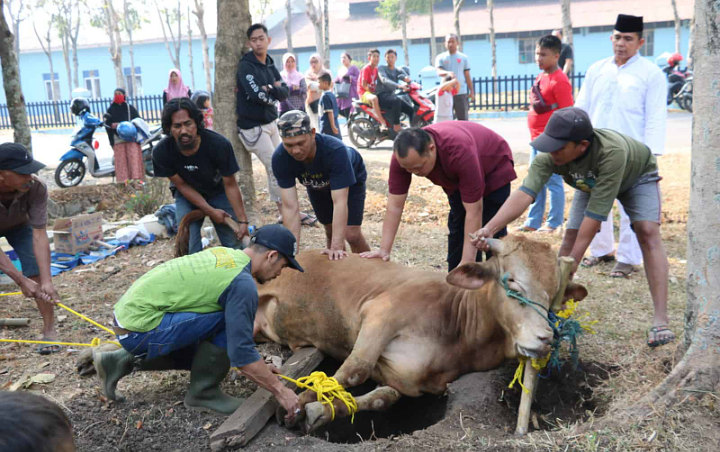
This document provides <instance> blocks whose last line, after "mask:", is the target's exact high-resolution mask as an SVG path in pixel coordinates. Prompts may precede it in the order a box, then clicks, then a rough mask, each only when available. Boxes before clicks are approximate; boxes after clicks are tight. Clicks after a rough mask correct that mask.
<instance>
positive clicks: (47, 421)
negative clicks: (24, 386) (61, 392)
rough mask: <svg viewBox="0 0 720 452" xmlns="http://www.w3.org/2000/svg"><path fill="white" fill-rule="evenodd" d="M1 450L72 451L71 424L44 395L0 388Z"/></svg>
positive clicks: (34, 451)
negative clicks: (0, 389)
mask: <svg viewBox="0 0 720 452" xmlns="http://www.w3.org/2000/svg"><path fill="white" fill-rule="evenodd" d="M0 450H2V451H25V450H27V451H33V452H75V441H74V439H73V431H72V425H71V424H70V420H68V418H67V416H66V415H65V413H64V412H63V410H62V409H61V408H60V407H59V406H57V405H56V404H54V403H53V402H51V401H50V400H48V399H46V398H45V397H42V396H39V395H35V394H30V393H27V392H9V391H0Z"/></svg>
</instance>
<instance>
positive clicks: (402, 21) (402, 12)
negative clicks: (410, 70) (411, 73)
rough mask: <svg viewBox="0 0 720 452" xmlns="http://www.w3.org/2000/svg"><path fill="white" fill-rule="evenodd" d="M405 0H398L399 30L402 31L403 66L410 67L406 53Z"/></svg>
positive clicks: (408, 55) (406, 16)
mask: <svg viewBox="0 0 720 452" xmlns="http://www.w3.org/2000/svg"><path fill="white" fill-rule="evenodd" d="M407 21H408V13H407V0H400V30H401V31H402V49H403V54H404V55H405V66H408V67H409V66H410V54H409V53H408V37H407Z"/></svg>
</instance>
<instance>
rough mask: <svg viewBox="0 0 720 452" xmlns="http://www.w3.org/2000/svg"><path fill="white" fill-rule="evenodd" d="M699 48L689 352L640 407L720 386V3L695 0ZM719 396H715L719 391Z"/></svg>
mask: <svg viewBox="0 0 720 452" xmlns="http://www.w3.org/2000/svg"><path fill="white" fill-rule="evenodd" d="M695 17H696V18H697V23H696V24H695V36H694V39H695V42H696V43H697V48H696V52H699V53H698V58H697V61H696V63H697V66H696V67H695V69H696V70H695V79H694V86H693V91H694V92H693V111H694V118H693V139H692V163H691V172H692V179H691V184H690V185H691V187H690V214H689V217H688V224H687V231H688V254H687V294H688V301H687V307H686V310H685V341H686V344H688V345H689V346H688V349H687V352H686V353H685V356H684V357H683V358H682V360H681V361H680V362H679V363H678V365H677V366H676V367H675V368H674V369H673V371H672V372H671V373H670V375H668V376H667V378H666V379H665V380H664V381H663V382H662V383H661V384H660V385H659V386H658V387H657V388H655V389H654V390H653V391H652V392H651V393H650V394H648V395H647V396H646V397H645V398H644V399H643V401H642V402H643V403H642V404H643V405H645V406H641V407H637V410H638V411H642V412H643V413H648V412H651V411H652V410H650V409H649V408H648V406H654V405H655V404H658V403H662V404H673V403H676V402H679V401H680V400H684V399H685V398H686V397H691V400H693V399H694V400H697V399H700V398H702V397H704V396H705V395H706V394H708V397H710V396H712V395H713V393H714V394H716V393H717V391H719V390H720V315H719V314H720V246H718V240H717V231H718V226H719V225H718V218H720V201H719V200H718V197H717V193H720V165H718V161H719V159H720V123H718V121H717V115H718V111H717V106H718V105H720V92H718V90H717V86H716V85H717V80H720V3H718V2H717V1H716V0H695ZM715 397H716V396H715Z"/></svg>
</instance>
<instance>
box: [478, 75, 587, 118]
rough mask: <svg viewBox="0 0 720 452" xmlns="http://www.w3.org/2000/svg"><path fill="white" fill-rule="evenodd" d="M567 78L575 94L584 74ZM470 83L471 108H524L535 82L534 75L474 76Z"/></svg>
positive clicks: (479, 109)
mask: <svg viewBox="0 0 720 452" xmlns="http://www.w3.org/2000/svg"><path fill="white" fill-rule="evenodd" d="M569 78H570V83H571V84H572V86H573V93H575V94H577V92H578V90H580V86H581V85H582V82H583V79H584V78H585V74H582V73H579V74H572V75H570V76H569ZM472 83H473V87H474V88H475V98H474V99H471V100H470V109H471V110H476V111H482V110H499V111H508V110H525V109H527V108H528V105H529V103H530V88H531V87H532V85H533V83H535V76H534V75H518V76H514V75H511V76H509V77H497V78H495V79H493V78H492V77H483V78H474V79H473V80H472Z"/></svg>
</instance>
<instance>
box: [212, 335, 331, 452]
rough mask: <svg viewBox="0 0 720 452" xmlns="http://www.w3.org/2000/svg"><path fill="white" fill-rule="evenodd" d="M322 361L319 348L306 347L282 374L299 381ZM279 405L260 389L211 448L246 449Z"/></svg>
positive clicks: (222, 429) (219, 431) (232, 417)
mask: <svg viewBox="0 0 720 452" xmlns="http://www.w3.org/2000/svg"><path fill="white" fill-rule="evenodd" d="M322 360H323V354H322V352H320V351H319V350H318V349H316V348H315V347H304V348H301V349H299V350H298V351H296V352H295V353H294V354H293V355H292V356H291V357H290V359H288V361H287V362H286V363H285V365H284V366H282V368H281V369H280V372H281V373H282V374H283V375H285V376H287V377H290V378H293V379H297V378H299V377H304V376H306V375H308V374H309V373H310V372H311V371H312V370H314V369H315V368H316V367H317V366H318V365H319V364H320V362H321V361H322ZM284 382H285V385H286V386H288V387H292V388H293V389H294V385H293V384H292V383H290V382H289V381H285V380H284ZM277 406H278V403H277V400H275V397H273V395H272V394H270V392H269V391H267V390H265V389H258V390H257V391H255V393H254V394H253V395H251V396H250V397H249V398H248V399H247V400H246V401H245V402H243V404H242V405H240V407H239V408H238V409H237V410H236V411H235V412H234V413H233V414H231V415H230V417H228V418H227V419H226V420H225V422H223V424H222V425H221V426H220V427H219V428H218V429H217V430H216V431H215V432H214V433H213V434H212V435H211V436H210V448H211V449H212V450H213V451H220V450H224V449H225V448H227V447H242V446H245V445H246V444H247V443H248V442H250V440H251V439H253V438H254V437H255V435H257V434H258V433H259V432H260V430H262V428H263V427H265V424H267V422H268V420H270V418H271V417H272V416H273V415H274V414H275V409H276V408H277Z"/></svg>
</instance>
